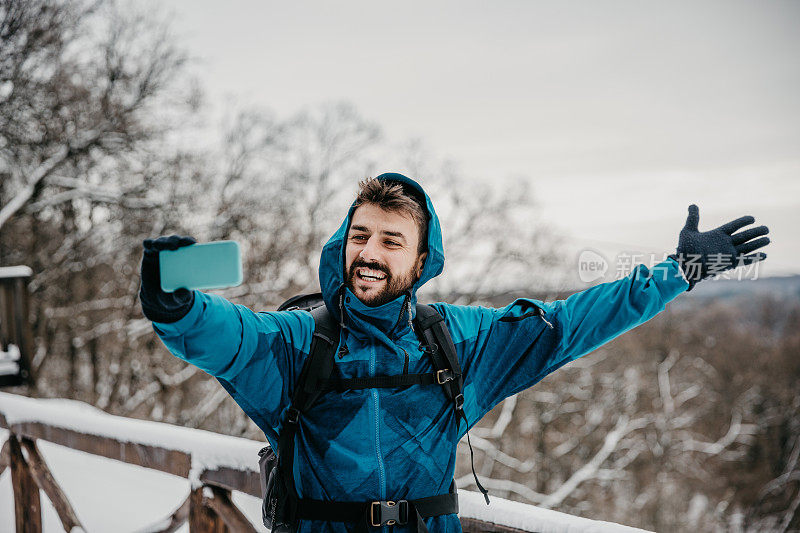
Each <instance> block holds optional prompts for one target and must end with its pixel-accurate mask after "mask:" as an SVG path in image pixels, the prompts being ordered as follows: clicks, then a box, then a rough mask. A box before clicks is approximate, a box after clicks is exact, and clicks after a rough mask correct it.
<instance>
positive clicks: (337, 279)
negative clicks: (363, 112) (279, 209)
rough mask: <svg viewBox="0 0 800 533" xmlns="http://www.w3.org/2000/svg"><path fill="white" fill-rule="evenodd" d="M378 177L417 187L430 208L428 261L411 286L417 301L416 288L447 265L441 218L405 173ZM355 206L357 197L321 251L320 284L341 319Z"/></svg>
mask: <svg viewBox="0 0 800 533" xmlns="http://www.w3.org/2000/svg"><path fill="white" fill-rule="evenodd" d="M376 179H379V180H391V181H398V182H401V183H405V184H407V185H409V186H411V187H412V188H414V189H415V190H416V191H418V192H419V193H420V194H421V195H422V196H423V197H424V198H425V207H426V209H427V212H428V255H427V257H426V258H425V264H424V265H423V267H422V275H421V276H420V278H419V280H417V282H416V283H414V286H413V288H412V290H411V294H412V299H413V300H414V302H412V303H415V302H416V292H417V289H419V288H420V287H421V286H422V285H424V284H425V283H427V282H428V281H429V280H431V279H433V278H435V277H436V276H438V275H439V274H441V273H442V269H443V268H444V248H443V246H442V229H441V226H440V225H439V218H438V217H437V216H436V212H435V211H434V210H433V204H432V203H431V199H430V198H429V197H428V195H427V194H426V193H425V191H424V190H423V189H422V187H421V186H420V185H419V183H417V182H416V181H414V180H412V179H411V178H408V177H406V176H403V175H402V174H397V173H394V172H387V173H385V174H381V175H380V176H378V177H377V178H376ZM355 209H356V206H355V201H353V204H352V205H351V206H350V209H349V211H348V212H347V216H346V217H345V219H344V220H343V221H342V224H341V225H340V226H339V229H338V230H336V232H335V233H334V234H333V236H331V238H330V239H328V242H327V243H326V244H325V246H324V247H323V248H322V254H321V256H320V261H319V285H320V288H321V290H322V296H323V299H324V300H325V304H326V305H327V306H328V310H330V311H331V312H332V313H333V314H334V315H335V316H336V317H337V319H341V317H340V316H339V301H338V297H339V291H340V290H344V289H343V288H342V287H343V285H344V282H345V273H344V262H345V256H344V249H345V245H346V243H347V232H348V230H349V229H350V221H351V219H352V217H353V212H354V211H355ZM400 298H402V297H400ZM391 304H392V302H389V303H386V304H384V305H383V306H378V307H376V308H375V309H376V310H380V309H381V308H382V307H384V306H390V305H391ZM412 309H413V307H412Z"/></svg>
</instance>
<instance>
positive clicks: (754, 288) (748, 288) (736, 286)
mask: <svg viewBox="0 0 800 533" xmlns="http://www.w3.org/2000/svg"><path fill="white" fill-rule="evenodd" d="M587 288H589V287H585V286H584V287H576V288H574V289H571V290H563V291H556V292H542V291H536V290H528V291H525V290H516V291H508V292H503V293H499V294H486V295H484V296H481V297H480V298H479V299H480V301H481V303H482V304H483V305H490V306H494V307H502V306H505V305H507V304H509V303H511V302H513V301H514V300H515V299H516V298H534V299H538V300H544V301H552V300H556V299H563V298H567V297H568V296H569V295H571V294H574V293H576V292H580V291H582V290H585V289H587ZM761 296H770V297H773V298H777V299H780V300H790V299H795V300H797V299H800V274H795V275H792V276H773V277H765V278H760V279H756V280H751V279H743V280H737V279H706V280H703V281H702V282H701V283H698V284H697V285H696V286H695V288H694V289H692V290H691V292H687V293H685V294H684V295H682V296H681V297H679V298H677V299H675V300H674V301H673V302H672V303H671V304H670V305H671V306H675V307H679V308H680V307H683V306H684V305H696V304H698V303H701V302H703V303H704V302H705V301H706V300H717V301H719V300H730V301H731V302H734V301H737V300H740V299H749V298H753V297H761ZM461 297H462V295H459V294H451V295H448V297H446V298H441V299H443V300H446V301H459V299H460V298H461ZM473 297H474V296H473Z"/></svg>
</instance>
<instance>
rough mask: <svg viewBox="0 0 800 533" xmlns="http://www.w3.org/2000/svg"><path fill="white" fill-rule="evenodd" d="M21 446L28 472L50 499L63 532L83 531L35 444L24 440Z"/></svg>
mask: <svg viewBox="0 0 800 533" xmlns="http://www.w3.org/2000/svg"><path fill="white" fill-rule="evenodd" d="M21 444H22V447H23V448H25V451H26V452H27V453H28V470H29V472H30V474H31V475H32V476H33V478H34V480H36V484H37V485H38V486H39V488H40V489H42V490H43V491H44V493H45V494H47V497H48V498H50V502H51V503H52V504H53V507H54V508H55V510H56V513H57V514H58V518H59V519H60V520H61V524H62V525H63V526H64V531H72V529H73V528H75V527H77V528H80V529H81V530H83V526H82V525H81V522H80V520H78V515H77V514H75V510H74V509H73V508H72V505H70V503H69V499H68V498H67V495H66V494H64V491H63V490H61V487H60V486H59V485H58V483H57V482H56V480H55V478H54V477H53V474H51V473H50V469H49V468H47V463H45V462H44V459H43V458H42V456H41V454H40V453H39V450H38V449H37V448H36V444H35V443H34V442H33V441H32V440H30V439H25V438H23V439H22V440H21Z"/></svg>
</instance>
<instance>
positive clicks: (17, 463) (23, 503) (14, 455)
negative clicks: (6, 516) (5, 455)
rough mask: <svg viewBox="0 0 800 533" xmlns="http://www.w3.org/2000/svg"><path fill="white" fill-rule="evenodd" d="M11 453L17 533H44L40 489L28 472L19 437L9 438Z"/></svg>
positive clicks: (12, 436) (12, 435)
mask: <svg viewBox="0 0 800 533" xmlns="http://www.w3.org/2000/svg"><path fill="white" fill-rule="evenodd" d="M8 442H9V449H10V451H11V485H12V486H13V488H14V519H15V522H16V525H17V533H42V508H41V503H40V502H39V487H38V486H36V482H35V481H34V480H33V477H32V476H31V474H30V472H29V471H28V464H27V463H26V462H25V457H23V455H22V449H21V448H20V446H19V441H18V440H17V437H16V436H14V434H13V433H12V434H11V435H10V436H9V437H8Z"/></svg>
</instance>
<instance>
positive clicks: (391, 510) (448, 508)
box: [296, 487, 458, 533]
mask: <svg viewBox="0 0 800 533" xmlns="http://www.w3.org/2000/svg"><path fill="white" fill-rule="evenodd" d="M451 490H452V492H450V493H448V494H439V495H436V496H428V497H427V498H419V499H416V500H396V501H392V500H380V501H369V502H335V501H323V500H312V499H309V498H302V499H300V500H298V501H297V511H296V518H297V519H300V520H323V521H326V522H355V523H361V524H363V525H364V529H363V530H364V531H366V530H367V526H373V527H380V526H384V525H387V526H391V525H395V524H397V525H401V526H402V525H405V524H408V523H412V524H413V523H414V522H416V526H417V531H418V532H419V533H426V532H427V531H428V528H427V526H426V525H425V521H424V520H422V519H423V518H428V517H431V516H439V515H445V514H458V494H457V493H456V492H455V489H454V488H452V487H451Z"/></svg>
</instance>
